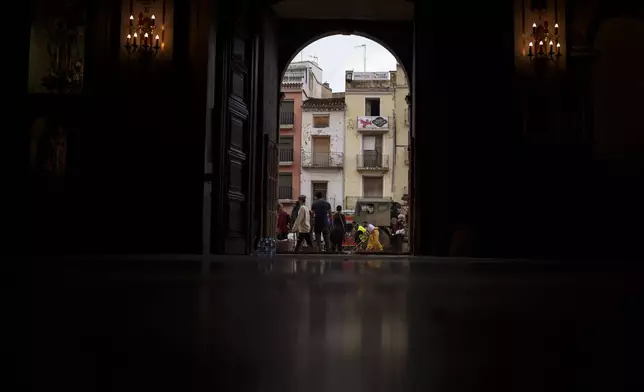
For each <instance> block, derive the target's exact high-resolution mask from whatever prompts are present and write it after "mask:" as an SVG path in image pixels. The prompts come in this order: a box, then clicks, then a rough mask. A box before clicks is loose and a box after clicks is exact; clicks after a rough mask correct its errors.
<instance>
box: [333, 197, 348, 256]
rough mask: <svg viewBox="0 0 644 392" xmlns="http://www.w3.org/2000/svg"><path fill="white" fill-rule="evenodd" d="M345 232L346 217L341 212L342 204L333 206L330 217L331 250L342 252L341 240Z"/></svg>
mask: <svg viewBox="0 0 644 392" xmlns="http://www.w3.org/2000/svg"><path fill="white" fill-rule="evenodd" d="M346 232H347V219H346V217H345V216H344V214H343V213H342V206H337V207H336V208H335V214H333V216H332V217H331V251H333V252H342V242H344V236H345V233H346Z"/></svg>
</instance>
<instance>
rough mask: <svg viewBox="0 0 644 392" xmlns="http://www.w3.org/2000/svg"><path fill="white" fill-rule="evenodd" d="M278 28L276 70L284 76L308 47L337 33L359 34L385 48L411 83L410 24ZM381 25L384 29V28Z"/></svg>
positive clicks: (289, 23) (286, 24) (286, 23)
mask: <svg viewBox="0 0 644 392" xmlns="http://www.w3.org/2000/svg"><path fill="white" fill-rule="evenodd" d="M280 22H281V28H280V36H279V43H280V52H279V70H280V75H283V74H284V72H285V71H286V68H287V67H288V64H290V62H291V61H292V60H293V59H294V58H295V56H296V55H297V54H298V53H299V52H300V51H301V50H302V49H304V48H305V47H306V46H308V45H309V44H311V43H313V42H315V41H317V40H319V39H321V38H325V37H329V36H332V35H337V34H344V35H359V36H361V37H364V38H368V39H370V40H372V41H374V42H376V43H378V44H380V45H382V46H383V47H384V48H385V49H387V50H388V51H389V52H390V53H391V54H392V55H393V56H394V58H395V59H396V60H397V61H398V63H399V64H400V65H401V67H402V69H403V71H404V72H405V76H406V77H407V82H408V83H410V84H411V76H412V75H413V70H412V65H413V62H412V59H413V23H412V22H411V21H404V22H370V21H356V20H345V21H343V20H337V21H320V23H311V21H310V20H305V21H300V20H284V19H282V20H281V21H280ZM383 25H384V26H383Z"/></svg>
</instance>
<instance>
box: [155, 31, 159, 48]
mask: <svg viewBox="0 0 644 392" xmlns="http://www.w3.org/2000/svg"><path fill="white" fill-rule="evenodd" d="M154 40H155V42H154V46H156V47H157V48H158V47H159V34H157V36H156V37H154Z"/></svg>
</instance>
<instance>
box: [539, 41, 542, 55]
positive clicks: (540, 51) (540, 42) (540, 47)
mask: <svg viewBox="0 0 644 392" xmlns="http://www.w3.org/2000/svg"><path fill="white" fill-rule="evenodd" d="M542 52H543V41H539V53H542Z"/></svg>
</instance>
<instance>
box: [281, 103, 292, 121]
mask: <svg viewBox="0 0 644 392" xmlns="http://www.w3.org/2000/svg"><path fill="white" fill-rule="evenodd" d="M294 123H295V103H294V102H293V101H282V102H281V103H280V125H293V124H294Z"/></svg>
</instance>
